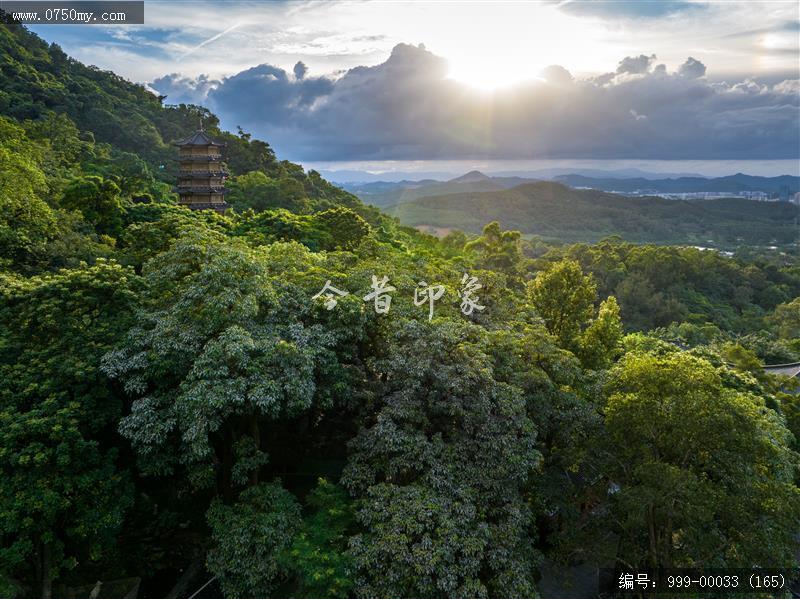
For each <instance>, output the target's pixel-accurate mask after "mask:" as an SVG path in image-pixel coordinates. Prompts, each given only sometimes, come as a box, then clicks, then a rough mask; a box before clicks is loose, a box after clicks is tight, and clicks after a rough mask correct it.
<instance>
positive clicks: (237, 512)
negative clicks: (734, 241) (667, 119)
mask: <svg viewBox="0 0 800 599" xmlns="http://www.w3.org/2000/svg"><path fill="white" fill-rule="evenodd" d="M167 101H168V98H167V99H165V98H163V97H162V98H159V97H156V96H154V95H152V94H151V93H150V92H148V91H147V90H145V89H144V88H143V87H141V86H137V85H134V84H131V83H129V82H127V81H125V80H123V79H121V78H120V77H118V76H116V75H114V74H113V73H109V72H104V71H100V70H98V69H96V68H93V67H87V66H84V65H82V64H80V63H79V62H77V61H75V60H73V59H70V58H69V57H67V56H66V55H65V54H64V53H63V52H62V51H61V49H60V48H58V47H57V46H55V45H49V46H48V45H47V44H46V43H45V42H43V41H42V40H41V39H40V38H38V37H37V36H36V35H34V34H32V33H30V32H29V31H27V30H26V29H25V28H24V27H21V26H18V25H10V24H9V25H5V26H2V27H0V283H1V284H0V597H4V598H5V597H18V598H19V597H34V596H36V597H42V598H43V599H49V598H50V597H66V596H67V592H68V589H70V588H74V587H84V586H85V585H89V588H90V589H91V588H92V587H91V585H93V584H94V583H95V581H98V580H100V581H111V580H117V579H122V578H140V579H141V587H140V593H139V595H140V597H164V596H167V597H169V598H172V599H177V598H179V597H184V598H185V597H188V596H189V595H190V594H191V593H193V592H194V591H196V590H197V589H198V588H199V587H200V586H202V585H203V584H205V583H206V582H207V581H209V580H212V579H213V581H214V582H213V583H212V586H211V587H209V588H210V589H214V590H215V592H218V593H221V594H222V595H224V596H226V597H232V598H255V597H298V598H301V597H304V598H312V597H313V598H323V597H326V598H334V597H342V598H343V597H362V598H367V597H369V598H375V597H381V598H383V597H385V598H400V597H508V598H519V597H533V596H535V594H536V589H537V585H538V584H539V583H540V581H541V579H542V577H543V576H544V572H545V570H546V568H545V566H547V565H549V564H565V565H575V564H587V563H588V564H598V565H610V566H614V565H619V566H629V567H630V566H640V567H652V568H655V567H682V566H687V567H689V566H692V567H703V568H708V567H725V566H728V567H748V568H750V567H753V566H754V565H757V566H762V567H789V566H793V565H796V564H797V556H798V550H799V549H800V548H799V547H798V540H797V539H798V537H797V533H798V532H800V488H798V483H800V470H798V468H800V455H799V454H798V450H800V445H799V444H798V439H800V396H798V395H795V394H793V393H792V391H793V390H794V388H793V387H792V384H793V383H792V381H789V380H788V379H783V380H781V379H779V378H778V377H773V376H770V375H767V374H765V373H764V371H763V369H762V366H763V364H765V363H773V364H774V363H785V362H791V361H795V360H798V359H800V262H799V261H798V259H797V256H792V255H787V254H784V253H777V252H773V253H768V254H761V253H759V252H756V251H753V252H751V253H747V252H746V251H742V252H739V253H737V255H735V256H733V257H726V256H724V255H722V254H719V253H717V252H713V251H700V250H697V249H692V248H681V247H658V246H655V245H635V244H632V243H630V242H627V241H623V240H622V239H620V238H618V237H609V238H606V239H603V240H602V241H600V242H598V243H594V244H563V243H545V242H543V241H538V240H529V239H525V238H523V236H522V235H521V234H520V233H519V232H517V231H512V230H503V229H501V227H500V226H499V225H498V224H497V223H489V224H486V226H484V227H483V228H482V230H481V231H480V232H479V233H462V232H459V231H454V232H452V233H450V234H449V235H447V236H446V237H444V238H442V239H438V238H436V237H433V236H429V235H426V234H423V233H421V232H419V231H417V230H415V229H413V228H409V227H405V226H402V225H401V224H400V223H399V221H397V220H396V219H395V218H393V217H391V216H388V215H385V214H383V213H381V212H380V211H378V210H377V209H376V208H372V207H368V206H365V205H363V204H362V203H361V202H360V201H359V200H358V199H357V198H355V197H354V196H353V195H351V194H349V193H347V192H345V191H343V190H341V189H339V188H337V187H335V186H333V185H331V184H329V183H328V182H326V181H325V180H323V179H322V178H321V177H320V176H319V175H318V174H317V173H315V172H314V171H310V172H304V170H303V169H302V168H301V167H300V166H298V165H296V164H292V163H289V162H286V161H281V160H279V159H278V158H277V157H276V156H275V154H274V152H273V151H272V149H271V148H270V147H269V145H268V144H267V143H266V142H264V141H260V140H256V139H253V138H251V136H250V135H248V134H247V133H246V132H244V131H241V130H240V131H238V132H237V133H235V134H234V133H229V132H226V131H223V130H220V129H219V124H218V121H217V119H216V117H215V116H214V115H213V114H211V113H209V112H208V111H207V110H205V109H203V108H201V107H197V106H186V105H179V106H173V105H169V104H167V103H166V102H167ZM200 119H202V120H203V123H204V126H205V128H206V130H207V131H208V132H209V133H210V134H211V135H213V136H214V137H216V138H218V139H219V140H221V141H224V142H226V143H227V147H226V148H225V160H226V163H227V166H228V169H229V170H230V172H231V173H232V179H231V181H230V185H229V186H230V188H231V193H230V194H229V196H228V199H229V202H230V203H231V204H232V206H233V209H232V210H230V211H229V212H228V213H227V214H225V215H224V216H223V215H219V214H216V213H213V212H208V211H198V212H192V211H189V210H187V209H185V208H183V207H180V206H178V205H176V196H175V195H174V194H173V192H172V191H171V185H172V184H173V183H174V180H175V174H176V169H177V162H176V154H177V153H176V150H175V148H174V147H173V146H172V145H171V144H172V143H173V142H174V141H175V140H177V139H180V138H182V137H184V136H186V135H188V134H189V133H191V132H192V131H193V130H194V129H195V128H196V127H197V124H198V121H199V120H200ZM484 224H485V223H484ZM331 286H332V287H333V288H335V289H334V290H331ZM336 290H340V291H341V293H336ZM387 298H391V299H387Z"/></svg>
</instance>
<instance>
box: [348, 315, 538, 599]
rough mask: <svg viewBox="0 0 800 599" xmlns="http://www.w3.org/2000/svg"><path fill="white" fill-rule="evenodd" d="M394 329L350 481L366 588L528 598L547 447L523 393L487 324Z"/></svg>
mask: <svg viewBox="0 0 800 599" xmlns="http://www.w3.org/2000/svg"><path fill="white" fill-rule="evenodd" d="M396 336H397V339H398V343H397V345H395V346H394V347H392V348H390V350H389V353H388V354H387V356H386V358H385V359H383V360H381V361H380V363H378V364H376V367H377V368H379V370H380V371H381V372H382V373H383V376H384V381H385V382H384V384H383V388H382V389H381V392H380V397H381V401H380V404H379V409H378V412H377V414H376V415H375V417H374V419H373V420H372V422H371V424H370V425H369V426H367V427H366V428H364V429H363V430H362V431H361V432H360V433H359V435H358V436H357V437H356V438H355V440H354V441H353V454H352V456H351V458H350V460H349V463H348V466H347V469H346V471H345V474H344V479H343V480H344V484H345V485H346V486H347V488H348V489H349V490H350V491H351V492H352V493H354V494H355V495H356V496H357V497H359V498H361V500H362V501H361V502H360V507H359V509H358V512H357V517H358V520H359V522H360V523H361V524H362V526H363V527H364V528H365V531H364V532H363V533H361V534H357V535H356V536H354V537H353V539H352V541H351V552H352V555H353V559H354V562H355V570H356V573H357V579H356V595H357V596H364V597H366V596H376V595H377V596H382V597H402V596H433V595H442V594H444V595H450V596H453V595H469V596H489V595H491V596H498V597H505V596H508V597H518V596H525V595H529V594H530V593H531V592H532V589H533V586H532V585H533V582H532V566H533V563H534V552H533V551H532V548H531V546H530V541H529V539H528V538H527V534H526V525H525V522H526V519H527V506H526V504H525V502H524V500H523V497H522V489H523V486H524V484H525V482H526V481H527V479H528V477H529V476H530V474H531V472H532V470H533V469H534V468H536V467H537V465H538V464H539V460H540V456H539V454H538V452H537V451H536V450H535V448H534V442H535V438H536V436H535V430H534V427H533V425H532V423H531V422H530V420H529V419H528V418H527V415H526V413H525V404H524V401H523V399H522V396H521V393H520V392H519V390H517V389H515V388H514V387H511V386H509V385H507V384H504V383H500V382H498V381H496V380H494V379H493V377H492V373H491V362H490V360H489V358H488V356H487V355H486V354H485V353H484V351H483V349H482V347H481V344H482V341H483V340H482V339H481V333H480V331H479V330H477V329H474V328H472V327H470V326H466V325H457V324H455V323H450V322H447V321H440V322H437V323H436V324H435V325H429V326H422V325H420V324H417V323H413V322H409V323H404V324H401V325H400V326H399V328H398V329H397V333H396Z"/></svg>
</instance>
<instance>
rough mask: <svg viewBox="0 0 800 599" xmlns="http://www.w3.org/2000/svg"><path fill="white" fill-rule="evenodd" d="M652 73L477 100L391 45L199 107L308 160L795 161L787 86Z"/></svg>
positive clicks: (650, 62) (243, 87) (567, 79)
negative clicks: (332, 69)
mask: <svg viewBox="0 0 800 599" xmlns="http://www.w3.org/2000/svg"><path fill="white" fill-rule="evenodd" d="M655 61H656V57H655V56H652V55H651V56H648V55H645V54H643V55H641V56H635V57H626V58H624V59H623V60H622V61H620V65H619V68H618V69H617V70H616V72H614V73H608V74H606V75H602V76H599V77H594V78H591V79H574V78H573V77H572V76H571V75H570V73H569V72H568V71H567V70H566V69H564V68H563V67H560V66H557V65H555V66H551V67H548V68H547V69H545V70H544V71H543V73H542V77H541V79H540V80H536V81H531V82H529V83H526V84H524V85H519V86H516V87H514V88H509V89H503V90H497V91H496V92H494V93H480V92H477V91H475V90H474V89H471V88H469V87H466V86H465V85H463V84H461V83H458V82H456V81H454V80H452V79H449V78H447V65H446V63H445V61H444V60H443V59H441V58H440V57H438V56H435V55H434V54H432V53H430V52H428V51H427V50H425V48H424V47H421V46H419V47H418V46H410V45H405V44H400V45H398V46H396V47H395V48H394V50H393V51H392V54H391V56H390V57H389V58H388V59H387V61H386V62H384V63H382V64H379V65H377V66H373V67H357V68H354V69H351V70H349V71H347V72H345V73H344V74H342V75H341V76H340V77H339V78H338V79H332V78H324V77H309V76H308V75H305V76H304V77H302V78H298V77H292V76H290V75H289V74H288V73H286V72H285V71H283V70H282V69H279V68H276V67H273V66H270V65H260V66H258V67H254V68H252V69H249V70H247V71H243V72H241V73H238V74H237V75H234V76H232V77H229V78H226V79H224V80H223V81H222V82H220V83H219V85H217V86H212V88H211V90H210V91H209V93H208V96H207V99H206V103H207V104H208V105H209V106H210V108H212V110H214V111H216V112H217V113H218V114H219V115H220V116H221V118H222V121H223V123H224V124H226V126H228V127H231V128H232V127H235V126H236V125H241V126H242V127H243V128H245V129H247V130H250V131H252V132H253V133H255V134H256V135H258V136H259V137H262V138H263V139H266V140H267V141H269V142H270V143H272V144H273V145H274V146H275V147H276V149H277V150H278V151H279V152H280V153H281V154H282V155H284V156H287V157H289V158H292V159H299V160H309V161H310V160H380V159H437V158H441V159H457V158H476V157H481V158H498V159H514V158H654V159H777V158H797V157H798V147H800V133H798V127H797V124H798V121H799V120H800V107H799V106H798V105H799V102H798V98H799V97H800V94H798V82H797V81H796V80H795V81H786V82H782V83H778V84H775V85H767V84H760V83H756V82H754V81H750V80H745V81H740V82H728V83H714V82H711V81H709V80H707V79H706V78H705V77H703V75H704V74H705V66H704V65H703V64H702V63H701V62H700V61H698V60H696V59H693V58H689V59H687V61H686V62H685V63H684V64H683V65H682V66H681V67H680V68H679V69H678V72H674V73H673V72H668V70H667V69H666V67H664V65H657V64H655ZM162 79H166V78H162ZM159 81H161V80H159ZM167 82H168V83H169V84H170V85H171V86H173V87H175V86H176V85H178V84H183V83H184V82H183V81H181V80H180V79H176V78H175V77H172V78H171V79H169V80H168V81H167ZM158 83H159V82H153V84H152V86H153V87H154V88H156V89H158V90H159V91H160V92H162V93H165V92H164V91H163V90H162V89H161V88H160V87H159V85H158Z"/></svg>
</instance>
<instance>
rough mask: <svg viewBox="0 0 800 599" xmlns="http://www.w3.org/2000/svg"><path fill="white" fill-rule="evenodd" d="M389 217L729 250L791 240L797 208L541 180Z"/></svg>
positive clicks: (396, 209)
mask: <svg viewBox="0 0 800 599" xmlns="http://www.w3.org/2000/svg"><path fill="white" fill-rule="evenodd" d="M389 212H390V213H391V214H393V215H395V216H397V217H398V218H399V219H400V220H401V222H403V223H405V224H408V225H412V226H430V227H437V228H458V229H462V230H465V231H470V232H478V231H480V230H481V228H482V227H483V226H484V225H485V224H486V223H488V222H490V221H493V220H496V221H498V222H499V223H500V224H501V226H502V227H504V228H509V229H519V230H520V231H522V232H523V233H528V234H535V235H540V236H543V237H549V238H557V239H561V240H564V241H595V240H598V239H600V238H602V237H605V236H607V235H612V234H618V235H621V236H622V237H623V238H625V239H627V240H630V241H635V242H653V243H692V244H697V245H710V244H714V245H718V246H734V245H738V244H739V243H746V244H754V245H769V244H776V245H783V244H790V243H792V242H794V241H796V239H797V225H796V224H795V221H796V219H797V218H798V214H799V213H800V208H798V207H797V206H794V205H791V204H788V203H784V202H781V203H777V202H754V201H750V200H741V199H723V200H690V201H677V200H666V199H662V198H655V197H645V198H628V197H624V196H619V195H615V194H612V193H606V192H602V191H595V190H578V189H572V188H569V187H567V186H565V185H561V184H559V183H553V182H546V181H540V182H536V183H526V184H523V185H519V186H517V187H514V188H512V189H507V190H501V191H492V192H484V193H474V192H473V193H457V194H448V195H440V196H435V197H424V198H419V199H416V200H414V201H411V202H407V203H404V204H399V205H396V206H393V207H391V208H390V209H389Z"/></svg>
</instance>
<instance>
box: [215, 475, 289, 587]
mask: <svg viewBox="0 0 800 599" xmlns="http://www.w3.org/2000/svg"><path fill="white" fill-rule="evenodd" d="M208 525H209V527H210V528H211V537H212V539H213V540H214V542H215V546H214V548H213V549H211V551H209V553H208V560H207V564H208V569H209V571H211V572H212V573H213V574H215V575H216V576H217V577H218V578H219V580H220V585H221V587H222V589H223V591H224V592H225V596H226V597H232V598H234V599H239V598H242V599H245V598H249V597H253V598H256V597H271V596H272V593H273V591H274V590H275V587H276V584H277V583H278V581H279V578H280V577H281V576H282V574H283V572H282V569H281V566H280V561H279V556H280V552H281V551H283V550H285V549H286V548H287V547H288V546H289V545H290V543H291V541H292V537H293V536H294V535H295V533H296V531H297V529H298V527H299V526H300V506H299V505H298V504H297V502H296V501H295V499H294V497H292V495H291V493H289V492H288V491H286V490H285V489H283V488H282V487H281V486H280V481H276V482H273V483H263V484H260V485H258V486H255V487H251V488H249V489H247V490H246V491H244V492H243V493H242V494H241V495H240V497H239V499H238V501H237V502H236V503H235V504H233V505H225V504H223V503H222V502H220V501H216V502H214V503H213V504H212V505H211V507H210V508H209V510H208Z"/></svg>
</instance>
